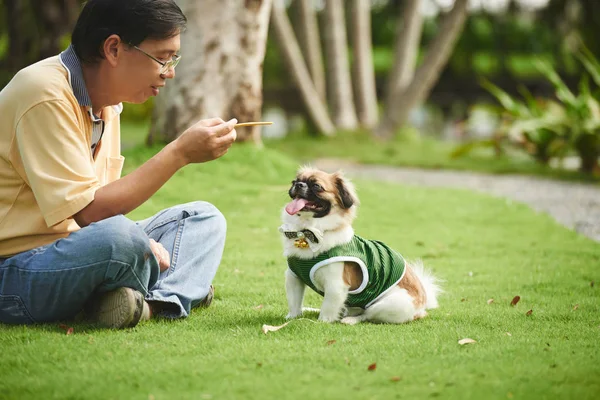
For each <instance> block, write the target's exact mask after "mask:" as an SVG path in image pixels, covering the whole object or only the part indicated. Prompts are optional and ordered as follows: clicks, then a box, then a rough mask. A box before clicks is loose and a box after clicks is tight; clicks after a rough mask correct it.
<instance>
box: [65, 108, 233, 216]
mask: <svg viewBox="0 0 600 400" xmlns="http://www.w3.org/2000/svg"><path fill="white" fill-rule="evenodd" d="M236 123H237V120H235V119H232V120H231V121H228V122H223V120H221V119H220V118H215V119H209V120H202V121H199V122H198V123H196V124H195V125H193V126H192V127H191V128H189V129H188V130H186V131H185V132H184V133H183V134H182V135H181V136H180V137H179V138H177V139H176V140H175V141H173V142H171V143H169V144H168V145H167V146H165V147H164V148H163V149H162V150H161V151H160V152H159V153H158V154H156V155H155V156H154V157H152V158H151V159H150V160H148V161H147V162H146V163H144V164H143V165H142V166H140V167H139V168H138V169H136V170H135V171H133V172H132V173H130V174H128V175H127V176H125V177H123V178H121V179H118V180H116V181H114V182H111V183H109V184H108V185H106V186H103V187H101V188H100V189H98V190H97V191H96V193H95V196H94V200H93V201H92V202H91V203H90V204H88V205H87V206H86V207H85V208H83V209H82V210H81V211H79V212H78V213H76V214H75V215H73V218H74V219H75V222H77V224H78V225H79V226H81V227H84V226H87V225H89V224H91V223H92V222H96V221H101V220H103V219H106V218H110V217H112V216H114V215H118V214H127V213H128V212H130V211H132V210H134V209H135V208H137V207H138V206H140V205H141V204H143V203H144V202H145V201H146V200H148V199H149V198H150V197H151V196H152V195H153V194H154V193H156V191H157V190H158V189H160V188H161V187H162V186H163V185H164V184H165V183H166V182H167V181H168V180H169V179H170V178H171V177H172V176H173V174H175V172H177V171H178V170H179V169H180V168H182V167H184V166H185V165H187V164H190V163H200V162H206V161H210V160H214V159H216V158H219V157H221V156H222V155H224V154H225V153H227V150H228V149H229V147H231V145H232V144H233V142H234V141H235V139H236V132H235V130H234V125H235V124H236Z"/></svg>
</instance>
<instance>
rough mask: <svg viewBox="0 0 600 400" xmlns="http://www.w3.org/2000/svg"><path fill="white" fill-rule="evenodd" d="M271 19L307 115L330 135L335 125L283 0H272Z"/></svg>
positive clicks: (321, 129)
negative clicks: (311, 75) (317, 86)
mask: <svg viewBox="0 0 600 400" xmlns="http://www.w3.org/2000/svg"><path fill="white" fill-rule="evenodd" d="M274 1H275V3H274V4H273V12H272V15H271V19H272V21H273V32H274V34H275V38H276V40H277V43H278V45H279V49H280V52H281V54H282V58H283V60H284V62H285V64H286V65H287V69H288V70H289V73H290V74H291V75H292V78H293V80H294V83H295V85H296V86H297V87H298V90H299V92H300V96H301V98H302V101H303V103H304V104H305V106H306V110H307V112H308V115H309V117H310V118H311V120H312V122H313V123H314V124H315V126H316V128H317V129H318V130H319V131H320V132H321V133H322V134H324V135H332V134H333V133H334V131H335V127H334V125H333V122H332V121H331V118H330V117H329V112H328V110H327V106H326V104H325V102H324V100H323V99H322V98H321V96H320V95H319V93H318V92H317V89H316V88H315V85H314V84H313V81H312V79H311V77H310V73H309V71H308V68H307V67H306V64H305V62H304V58H303V57H302V51H301V50H300V45H299V44H298V41H297V40H296V36H295V35H294V30H293V29H292V24H291V23H290V20H289V18H288V16H287V13H286V10H285V4H284V2H283V0H274Z"/></svg>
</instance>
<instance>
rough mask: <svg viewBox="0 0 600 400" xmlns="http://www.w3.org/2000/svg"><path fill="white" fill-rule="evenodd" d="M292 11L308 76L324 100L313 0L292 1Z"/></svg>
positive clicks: (321, 61)
mask: <svg viewBox="0 0 600 400" xmlns="http://www.w3.org/2000/svg"><path fill="white" fill-rule="evenodd" d="M292 13H293V14H294V15H295V17H296V18H295V21H294V22H295V23H294V28H295V31H296V37H297V38H298V41H299V43H300V48H301V49H302V54H303V55H304V59H305V60H306V64H307V66H308V70H309V72H310V76H311V78H312V81H313V83H314V85H315V89H316V91H317V93H318V94H319V96H321V99H322V100H323V101H325V100H326V99H327V93H326V87H325V67H324V65H323V54H322V48H321V36H320V35H319V24H318V20H317V13H316V10H315V6H314V2H313V0H296V1H294V2H292Z"/></svg>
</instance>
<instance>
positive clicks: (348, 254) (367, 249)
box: [287, 235, 405, 308]
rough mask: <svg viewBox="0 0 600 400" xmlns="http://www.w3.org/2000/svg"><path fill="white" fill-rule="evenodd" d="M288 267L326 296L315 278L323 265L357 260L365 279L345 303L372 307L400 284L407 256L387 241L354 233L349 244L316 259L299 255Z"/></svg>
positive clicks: (291, 259)
mask: <svg viewBox="0 0 600 400" xmlns="http://www.w3.org/2000/svg"><path fill="white" fill-rule="evenodd" d="M287 261H288V267H289V268H290V270H291V271H292V272H293V273H294V274H296V276H297V277H298V278H300V279H301V280H302V281H303V282H304V283H305V284H306V285H308V286H310V287H311V288H312V289H313V290H314V291H315V292H317V293H319V294H320V295H321V296H323V291H322V290H320V289H318V288H317V287H316V286H315V284H314V282H313V277H314V274H315V272H316V271H317V269H319V268H320V267H322V266H325V265H328V264H331V263H334V262H341V261H353V262H356V263H357V264H358V265H359V266H360V267H361V269H362V271H363V282H362V284H361V285H360V287H359V288H357V289H356V290H353V291H350V292H349V295H348V299H347V300H346V306H348V307H361V308H367V307H369V306H370V305H371V304H372V303H373V302H374V301H375V300H377V298H378V297H379V296H381V294H383V293H384V292H385V291H386V290H388V289H389V288H391V287H392V286H394V285H395V284H397V283H398V282H399V281H400V279H402V277H403V276H404V269H405V261H404V258H402V256H401V255H400V254H398V253H396V252H395V251H394V250H392V249H391V248H389V247H388V246H386V245H385V244H383V243H381V242H379V241H376V240H366V239H363V238H361V237H360V236H356V235H354V237H353V238H352V240H351V241H350V242H348V243H346V244H343V245H340V246H337V247H334V248H332V249H331V250H329V251H327V252H325V253H321V254H319V256H318V257H316V258H311V259H308V260H304V259H301V258H297V257H289V258H288V259H287Z"/></svg>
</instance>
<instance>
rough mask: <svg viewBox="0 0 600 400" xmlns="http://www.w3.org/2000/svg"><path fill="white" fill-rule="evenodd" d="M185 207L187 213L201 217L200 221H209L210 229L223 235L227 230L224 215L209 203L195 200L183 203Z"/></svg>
mask: <svg viewBox="0 0 600 400" xmlns="http://www.w3.org/2000/svg"><path fill="white" fill-rule="evenodd" d="M185 207H186V210H188V213H189V214H192V215H198V216H200V217H201V219H202V222H204V223H210V224H211V225H212V229H211V230H212V231H215V232H217V233H219V234H223V235H225V233H226V232H227V221H226V220H225V216H224V215H223V213H221V211H219V209H218V208H217V207H215V206H214V205H212V204H211V203H208V202H205V201H195V202H192V203H188V204H185Z"/></svg>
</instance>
